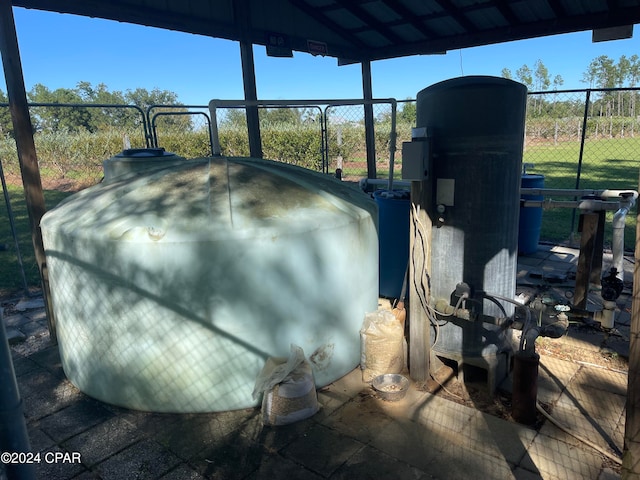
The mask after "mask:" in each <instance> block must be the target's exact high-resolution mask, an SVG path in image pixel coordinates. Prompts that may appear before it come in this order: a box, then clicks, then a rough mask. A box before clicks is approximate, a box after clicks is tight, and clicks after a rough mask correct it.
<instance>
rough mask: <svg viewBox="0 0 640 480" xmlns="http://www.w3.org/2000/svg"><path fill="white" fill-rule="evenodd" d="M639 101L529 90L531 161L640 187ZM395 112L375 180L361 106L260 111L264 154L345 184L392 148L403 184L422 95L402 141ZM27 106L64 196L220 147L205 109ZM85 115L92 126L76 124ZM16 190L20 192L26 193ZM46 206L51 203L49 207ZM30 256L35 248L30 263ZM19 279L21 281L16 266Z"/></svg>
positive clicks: (561, 181) (226, 116) (556, 172)
mask: <svg viewBox="0 0 640 480" xmlns="http://www.w3.org/2000/svg"><path fill="white" fill-rule="evenodd" d="M639 99H640V89H639V88H614V89H586V90H563V91H551V92H531V93H530V94H529V95H528V103H527V118H526V136H525V146H524V157H523V164H524V165H527V172H528V173H535V174H540V175H543V176H544V181H545V187H548V188H558V189H590V190H591V189H592V190H604V189H616V190H627V189H628V190H636V189H637V188H638V173H639V167H640V115H638V112H637V107H636V105H637V102H638V100H639ZM392 107H393V101H384V100H379V101H378V100H377V101H376V103H374V104H373V105H372V107H371V108H372V110H373V118H374V134H373V138H374V142H375V166H376V171H375V175H372V173H373V172H369V171H368V165H367V152H366V150H367V149H366V134H365V128H364V118H365V107H364V102H363V103H360V104H349V105H333V104H330V102H329V101H327V103H326V104H324V105H304V106H300V104H297V105H290V106H287V105H271V106H268V107H260V108H259V118H260V127H261V136H262V149H263V156H264V157H265V158H269V159H272V160H276V161H283V162H287V163H292V164H295V165H299V166H302V167H305V168H309V169H313V170H316V171H320V172H325V173H327V174H332V175H334V174H336V170H338V169H340V170H341V175H342V178H343V179H344V180H346V181H358V180H359V179H361V178H363V177H367V176H373V177H375V178H377V179H388V177H389V171H390V166H391V165H390V161H391V151H390V149H396V150H395V151H394V170H393V171H394V179H399V178H400V177H401V164H402V158H401V145H402V142H404V141H409V140H410V139H411V128H412V127H414V126H415V122H416V104H415V101H414V100H403V101H398V102H397V110H396V119H395V120H396V121H395V127H396V133H397V137H396V139H395V142H394V144H392V140H391V139H392V135H391V130H392V112H393V108H392ZM30 109H31V115H32V119H33V124H34V127H35V130H36V134H35V142H36V150H37V152H38V160H39V163H40V169H41V172H42V176H43V179H44V183H45V190H47V192H45V196H46V195H52V194H53V193H56V192H54V190H56V189H57V188H58V187H62V188H63V189H67V187H66V185H67V183H68V184H69V185H75V187H73V188H78V186H79V185H80V186H82V187H85V186H89V185H91V184H93V183H96V182H98V181H99V180H100V178H101V177H102V162H103V160H105V159H107V158H109V157H111V156H113V155H114V154H117V153H119V152H120V151H121V150H122V149H123V148H127V147H131V148H143V147H151V146H160V147H164V148H165V149H166V150H168V151H172V152H175V153H177V154H179V155H182V156H185V157H187V158H194V157H202V156H208V155H211V152H212V137H211V130H212V129H211V122H212V120H211V118H210V116H209V115H208V106H204V105H203V106H185V105H154V106H151V107H149V108H148V109H147V111H146V112H144V111H142V110H141V109H140V108H139V107H136V106H133V105H96V104H31V105H30ZM3 115H4V117H3ZM8 115H9V111H8V105H7V104H0V122H1V123H2V125H1V127H2V133H3V135H2V136H1V137H0V161H1V162H2V167H3V171H4V173H5V174H6V175H7V176H8V177H9V178H10V183H15V182H16V181H17V182H19V178H20V169H19V165H18V159H17V155H16V150H15V142H14V140H13V138H12V137H11V131H10V128H11V127H10V119H9V121H3V119H4V120H6V119H7V118H8ZM73 122H76V123H75V124H74V123H73ZM77 122H80V123H81V124H82V125H85V126H84V127H82V126H78V124H77ZM7 125H8V126H7ZM217 127H218V133H219V140H220V146H221V151H222V154H223V155H229V156H248V155H249V145H248V134H247V125H246V118H245V112H244V108H241V107H237V108H221V109H219V110H218V114H217ZM56 186H57V187H56ZM13 195H14V196H16V198H19V195H18V194H15V193H14V194H13ZM554 199H556V198H554ZM557 199H558V200H563V199H567V198H557ZM48 206H49V207H50V206H52V204H49V202H48ZM635 210H636V209H634V212H632V214H630V215H628V217H627V222H626V227H627V228H626V229H625V245H626V247H627V249H632V248H633V245H634V244H635V220H636V215H635ZM2 216H4V214H2ZM612 216H613V213H608V214H607V222H606V227H605V244H608V242H609V241H610V238H611V220H612ZM19 220H20V221H21V220H22V219H19ZM578 220H579V217H578V215H577V212H576V211H575V210H572V209H563V208H556V209H549V210H545V211H544V213H543V222H542V231H541V240H543V241H548V242H553V243H565V242H573V240H574V238H576V237H577V233H578V231H579V221H578ZM7 223H8V222H3V228H4V230H3V232H4V233H2V238H0V247H1V248H5V249H8V250H10V245H11V244H12V243H13V241H12V236H11V233H10V231H9V228H8V226H7ZM24 223H25V225H26V224H27V223H26V220H25V222H24ZM5 227H6V228H5ZM22 236H23V237H24V240H23V239H22V238H21V245H22V244H23V243H24V244H25V245H27V248H25V251H29V247H28V244H29V243H30V242H29V238H28V231H27V232H23V233H22V234H21V237H22ZM31 261H32V259H31V257H30V255H29V254H27V255H26V258H25V263H26V264H29V263H30V262H31ZM14 263H15V262H14ZM34 271H35V270H34ZM15 277H16V278H19V274H18V272H17V271H16V275H15Z"/></svg>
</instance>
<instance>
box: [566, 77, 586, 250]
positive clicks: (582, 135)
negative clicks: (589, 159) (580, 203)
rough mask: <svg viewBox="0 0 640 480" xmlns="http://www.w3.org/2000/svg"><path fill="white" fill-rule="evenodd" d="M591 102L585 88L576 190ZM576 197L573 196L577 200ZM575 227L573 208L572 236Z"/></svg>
mask: <svg viewBox="0 0 640 480" xmlns="http://www.w3.org/2000/svg"><path fill="white" fill-rule="evenodd" d="M590 102H591V89H590V88H588V89H587V96H586V98H585V101H584V115H583V116H582V133H581V135H580V153H579V154H578V172H577V173H576V185H575V187H574V188H575V189H576V190H578V189H579V188H580V175H581V173H582V157H583V155H584V141H585V139H586V138H587V137H586V136H587V118H588V117H589V103H590ZM577 199H578V198H577V197H576V198H574V200H577ZM575 227H576V209H575V208H574V209H573V213H572V216H571V232H569V235H570V236H571V237H572V238H573V232H574V231H575Z"/></svg>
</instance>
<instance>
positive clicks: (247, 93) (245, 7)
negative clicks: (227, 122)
mask: <svg viewBox="0 0 640 480" xmlns="http://www.w3.org/2000/svg"><path fill="white" fill-rule="evenodd" d="M234 7H235V8H234V12H233V14H234V15H235V17H236V25H238V28H239V30H240V38H241V40H240V59H241V62H242V83H243V86H244V99H245V100H248V101H251V102H255V101H256V100H258V90H257V88H256V69H255V64H254V61H253V44H252V43H251V39H250V35H249V32H250V29H251V25H250V20H249V15H250V12H249V2H248V0H241V1H238V2H234ZM246 116H247V131H248V134H249V155H250V156H251V157H254V158H262V138H261V135H260V116H259V115H258V107H257V106H256V105H252V106H247V107H246Z"/></svg>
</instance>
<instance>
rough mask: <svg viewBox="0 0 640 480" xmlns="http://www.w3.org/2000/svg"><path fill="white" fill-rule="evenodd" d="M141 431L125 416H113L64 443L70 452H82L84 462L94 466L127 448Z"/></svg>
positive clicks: (138, 437)
mask: <svg viewBox="0 0 640 480" xmlns="http://www.w3.org/2000/svg"><path fill="white" fill-rule="evenodd" d="M137 440H140V433H139V432H138V431H137V429H136V428H134V426H133V425H131V424H130V423H129V422H127V421H126V420H125V419H124V418H119V417H112V418H110V419H108V420H107V421H105V422H102V423H100V424H98V425H96V426H94V427H92V428H90V429H89V430H87V431H85V432H83V433H81V434H79V435H76V436H74V437H71V438H70V439H68V440H66V441H65V442H63V443H62V446H64V448H65V449H66V450H68V451H70V452H80V453H81V455H82V463H83V464H84V465H86V466H88V467H92V466H94V465H96V464H98V463H100V462H101V461H103V460H105V459H107V458H108V457H110V456H112V455H114V454H116V453H118V452H119V451H121V450H123V449H125V448H127V447H128V446H129V445H131V444H133V443H134V442H136V441H137Z"/></svg>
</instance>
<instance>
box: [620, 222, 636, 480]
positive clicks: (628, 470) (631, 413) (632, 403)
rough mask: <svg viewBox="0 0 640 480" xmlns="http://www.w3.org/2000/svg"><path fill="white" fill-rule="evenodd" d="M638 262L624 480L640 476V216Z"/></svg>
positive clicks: (632, 327) (634, 288)
mask: <svg viewBox="0 0 640 480" xmlns="http://www.w3.org/2000/svg"><path fill="white" fill-rule="evenodd" d="M636 221H637V224H636V251H635V258H636V263H635V266H634V268H633V303H632V306H631V332H630V338H629V376H628V378H629V380H628V382H629V383H628V385H627V403H626V412H627V414H626V420H625V428H624V451H623V455H622V478H623V480H631V479H640V262H638V261H637V259H640V215H638V217H637V218H636Z"/></svg>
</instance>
